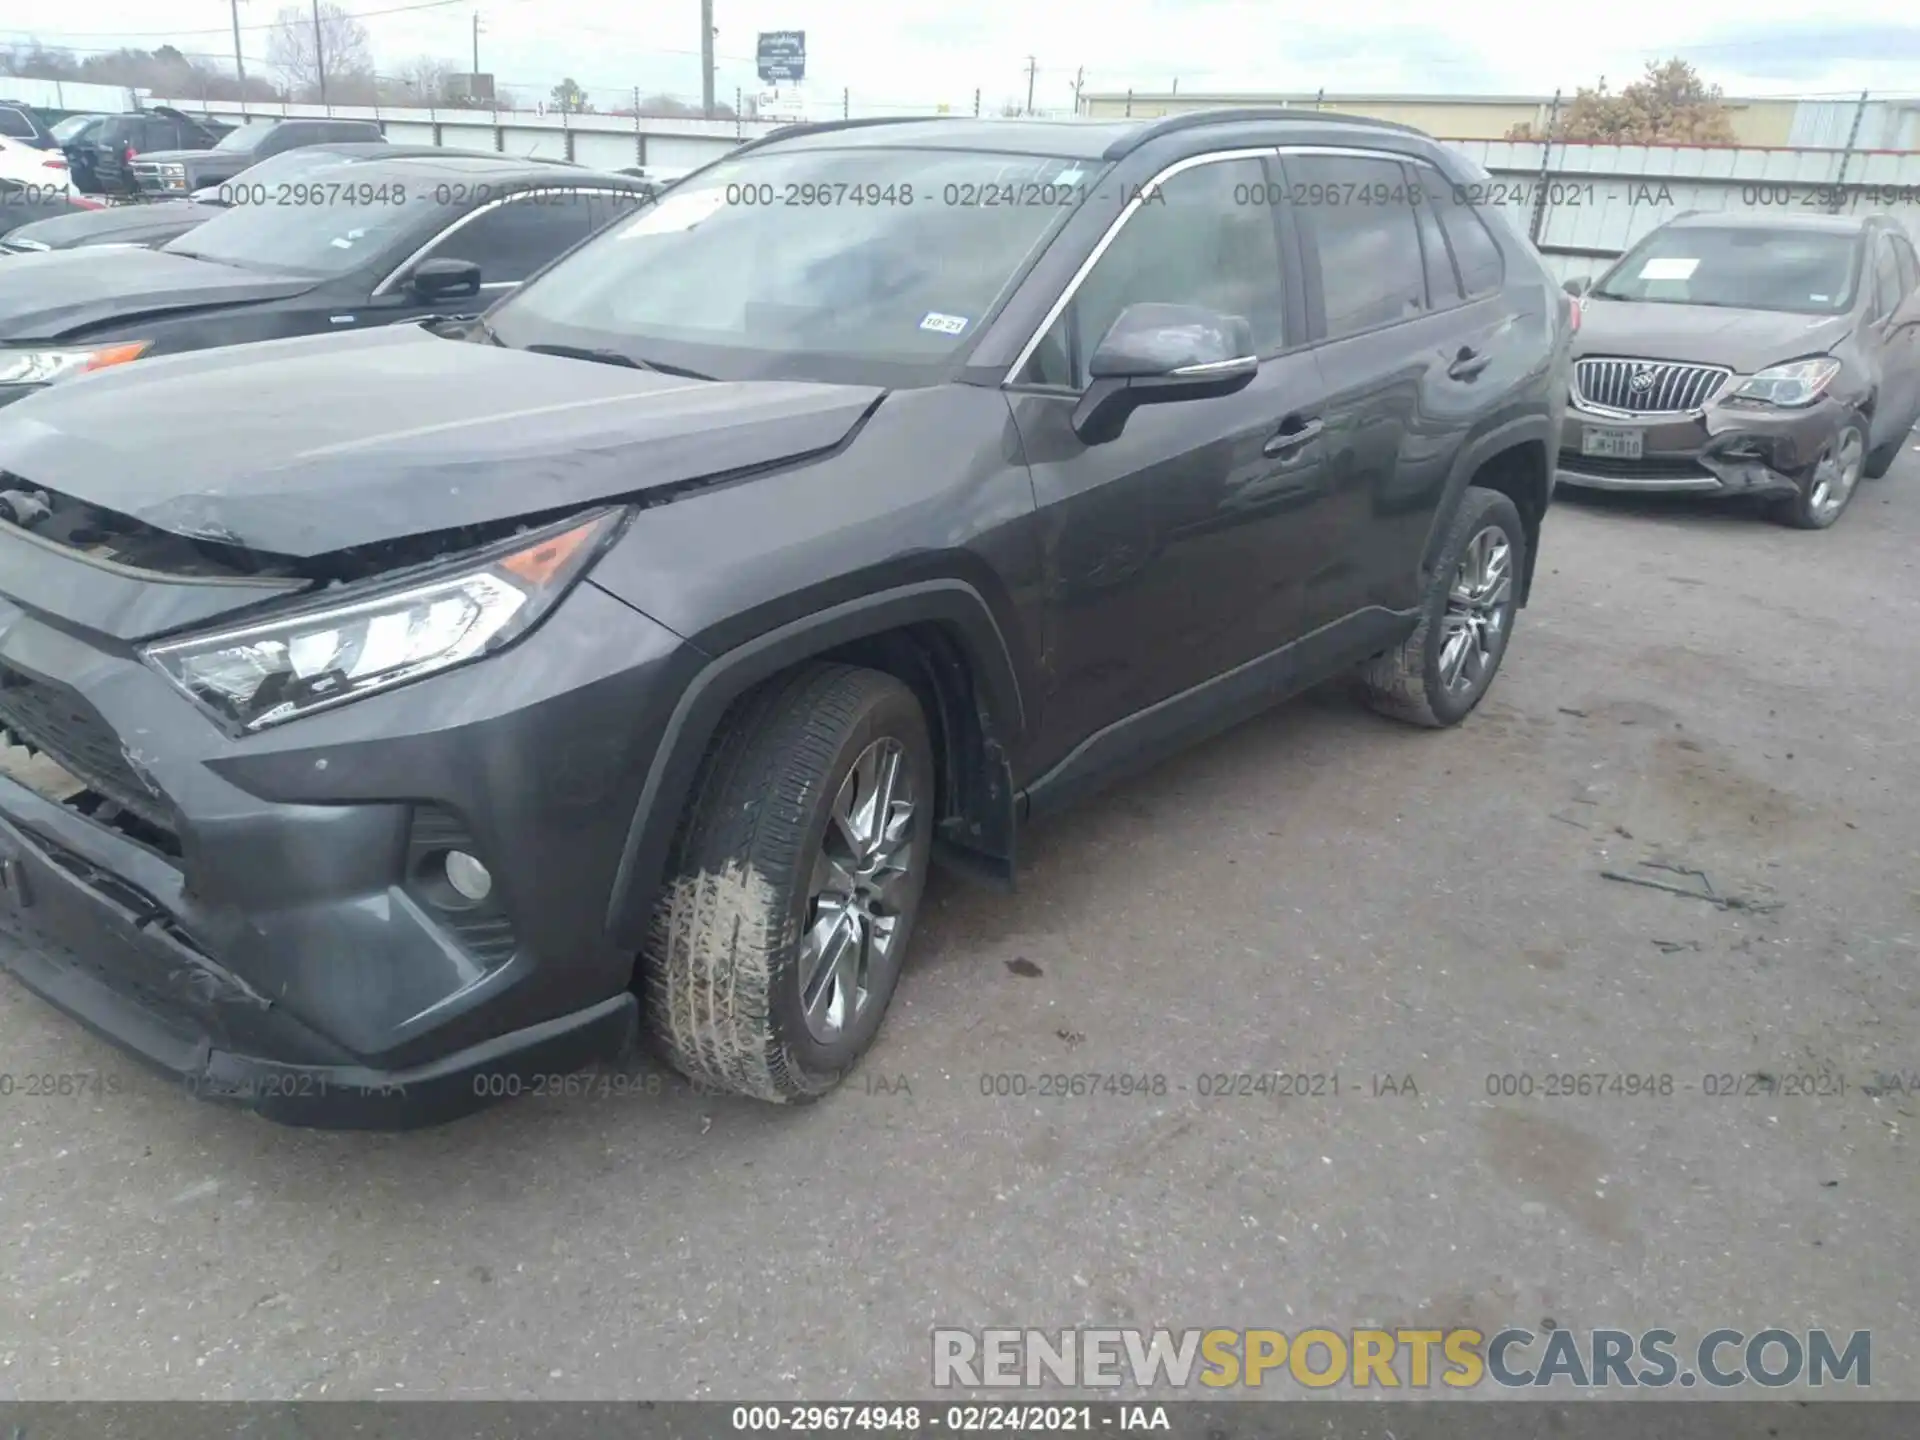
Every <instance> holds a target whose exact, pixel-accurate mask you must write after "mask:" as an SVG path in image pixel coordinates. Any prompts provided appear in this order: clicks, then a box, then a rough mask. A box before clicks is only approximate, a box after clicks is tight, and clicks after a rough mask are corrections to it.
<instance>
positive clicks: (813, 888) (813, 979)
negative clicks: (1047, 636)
mask: <svg viewBox="0 0 1920 1440" xmlns="http://www.w3.org/2000/svg"><path fill="white" fill-rule="evenodd" d="M889 777H890V778H889ZM876 798H877V800H878V802H879V803H877V804H876V803H875V802H876ZM934 798H935V797H934V774H933V751H932V746H931V745H930V743H929V741H928V736H927V723H926V718H925V716H924V715H923V714H922V713H921V710H920V704H919V701H918V700H916V699H915V698H914V695H913V692H912V691H911V690H909V689H908V688H907V687H906V686H905V685H903V684H901V683H900V681H898V680H896V679H894V678H893V677H892V676H890V675H885V674H881V673H880V672H878V671H874V670H861V669H856V668H854V667H852V666H847V665H809V666H806V667H804V668H802V669H800V670H798V671H795V672H793V673H791V674H788V675H785V676H781V677H778V678H776V679H774V680H771V681H768V682H767V683H766V684H765V685H763V686H761V687H760V688H759V689H758V690H756V691H754V692H752V693H751V694H749V695H748V696H746V697H744V698H743V699H742V700H741V701H740V702H739V704H738V705H737V706H736V707H735V710H734V712H733V713H732V714H730V715H729V716H728V718H727V720H726V721H725V722H723V725H722V728H721V732H720V734H719V735H718V736H717V737H716V739H715V740H714V743H713V746H712V748H711V749H710V750H709V751H708V753H707V756H706V758H705V759H704V760H703V761H702V763H701V768H700V773H699V775H698V777H697V779H696V780H695V782H694V789H693V793H692V795H691V796H690V797H689V800H688V804H687V811H686V814H685V816H684V818H683V820H682V822H681V830H680V834H679V836H678V837H677V839H676V841H675V845H674V853H673V859H672V861H671V863H670V866H669V870H668V879H667V881H666V883H665V884H664V885H663V886H662V887H661V891H660V895H659V898H658V900H657V901H656V902H655V905H654V911H653V918H652V926H651V931H650V934H649V938H648V943H647V948H646V952H645V954H644V956H643V957H642V966H641V973H642V978H643V980H644V990H645V1000H646V1008H647V1021H648V1025H649V1027H650V1028H651V1030H652V1032H653V1034H654V1036H655V1038H656V1040H657V1041H658V1042H659V1044H660V1046H661V1048H662V1050H664V1052H665V1053H666V1056H667V1059H668V1060H669V1061H670V1062H671V1063H672V1065H673V1066H674V1068H675V1069H677V1070H679V1071H680V1072H681V1073H682V1074H683V1075H686V1076H687V1077H688V1078H689V1079H692V1080H696V1081H700V1082H702V1083H705V1084H708V1085H712V1086H716V1087H718V1088H720V1089H723V1090H729V1091H733V1092H736V1093H738V1094H741V1095H751V1096H754V1097H757V1098H759V1099H762V1100H772V1101H776V1102H784V1103H794V1102H801V1101H807V1100H812V1099H815V1098H817V1097H818V1096H820V1095H823V1094H825V1093H826V1092H827V1091H829V1090H831V1089H832V1088H833V1087H834V1086H835V1085H837V1084H839V1082H840V1081H841V1080H842V1079H843V1078H844V1077H845V1076H846V1074H847V1072H848V1071H850V1070H851V1069H852V1068H853V1066H854V1064H855V1063H856V1062H857V1061H858V1060H859V1058H860V1056H861V1055H862V1054H863V1053H864V1052H865V1051H866V1049H867V1047H868V1046H869V1045H870V1044H871V1043H872V1042H873V1039H874V1036H875V1035H876V1034H877V1033H878V1031H879V1028H880V1022H881V1019H882V1017H883V1016H884V1015H885V1013H886V1009H887V1003H888V1001H890V1000H891V999H892V998H893V991H894V986H895V984H896V982H897V981H898V979H899V976H900V968H901V965H902V963H903V961H904V959H905V955H906V950H907V946H908V943H909V941H910V939H911V936H912V931H913V921H914V916H915V913H916V912H917V911H918V909H919V904H920V895H921V891H922V889H923V888H924V886H925V883H926V876H927V868H928V858H929V855H930V852H931V849H932V843H933V805H934Z"/></svg>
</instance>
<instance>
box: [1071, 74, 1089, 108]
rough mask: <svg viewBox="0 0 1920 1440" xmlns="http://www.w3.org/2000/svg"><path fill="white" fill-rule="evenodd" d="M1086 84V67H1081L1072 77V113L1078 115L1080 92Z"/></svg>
mask: <svg viewBox="0 0 1920 1440" xmlns="http://www.w3.org/2000/svg"><path fill="white" fill-rule="evenodd" d="M1086 83H1087V67H1086V66H1084V65H1082V66H1081V67H1080V68H1079V69H1078V70H1076V71H1075V72H1074V76H1073V113H1074V114H1076V115H1078V114H1079V113H1080V90H1081V87H1082V86H1084V85H1085V84H1086Z"/></svg>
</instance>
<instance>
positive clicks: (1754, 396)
mask: <svg viewBox="0 0 1920 1440" xmlns="http://www.w3.org/2000/svg"><path fill="white" fill-rule="evenodd" d="M1566 288H1567V290H1568V291H1569V292H1570V293H1572V294H1573V295H1574V296H1575V297H1576V298H1577V299H1578V300H1579V303H1580V310H1581V313H1580V327H1579V331H1578V333H1577V334H1576V336H1575V337H1574V344H1575V349H1574V366H1573V375H1572V379H1571V382H1570V390H1571V393H1570V395H1569V404H1568V407H1567V413H1566V421H1565V424H1564V425H1563V427H1562V429H1561V433H1560V456H1559V463H1558V470H1559V481H1560V483H1561V484H1563V485H1572V486H1576V487H1585V488H1588V489H1598V490H1638V491H1677V492H1695V493H1701V494H1716V495H1736V494H1750V495H1757V496H1760V497H1763V498H1764V499H1765V501H1766V503H1767V504H1768V506H1769V508H1770V510H1771V511H1772V513H1773V514H1774V515H1775V516H1776V517H1777V518H1779V519H1780V520H1783V521H1784V522H1786V523H1787V524H1790V525H1795V526H1798V527H1800V528H1802V529H1809V530H1822V529H1825V528H1826V527H1827V526H1829V525H1831V524H1833V523H1834V521H1836V520H1838V519H1839V518H1840V516H1841V514H1842V512H1844V511H1845V510H1846V508H1847V504H1848V502H1849V501H1851V500H1852V499H1853V495H1854V490H1855V488H1856V486H1857V485H1858V482H1859V480H1860V478H1861V477H1862V476H1863V475H1864V476H1867V477H1869V478H1878V477H1880V476H1882V475H1884V474H1886V472H1887V470H1888V469H1889V468H1890V467H1891V466H1892V464H1893V462H1894V460H1895V458H1896V457H1897V456H1898V455H1899V453H1900V444H1901V441H1902V440H1903V439H1904V438H1905V437H1906V435H1907V432H1908V431H1909V430H1911V429H1912V428H1913V425H1914V422H1915V420H1916V419H1920V259H1916V256H1915V252H1914V246H1913V242H1912V240H1911V239H1910V238H1909V237H1908V236H1907V234H1906V233H1905V232H1904V231H1903V230H1902V229H1901V227H1900V226H1899V224H1898V223H1897V222H1896V221H1894V220H1891V219H1889V218H1887V217H1885V216H1879V215H1831V216H1829V215H1818V216H1781V215H1776V214H1770V213H1764V212H1762V213H1758V214H1731V213H1727V214H1707V213H1689V214H1685V215H1681V216H1679V217H1677V218H1676V219H1673V220H1670V221H1668V222H1667V223H1666V224H1664V225H1662V226H1661V227H1660V228H1659V229H1657V230H1655V231H1653V232H1652V233H1651V234H1649V235H1647V236H1646V237H1645V238H1644V239H1642V240H1641V241H1640V243H1639V244H1637V245H1635V246H1634V247H1633V248H1632V249H1631V250H1629V251H1628V252H1627V253H1626V255H1625V256H1623V257H1622V258H1621V259H1620V260H1619V261H1618V262H1617V263H1616V264H1614V266H1613V267H1612V268H1611V269H1609V270H1608V271H1607V272H1606V273H1605V274H1603V275H1602V276H1600V278H1599V279H1598V280H1596V281H1594V282H1593V283H1592V284H1591V285H1588V284H1587V283H1586V282H1584V281H1579V280H1571V281H1568V282H1567V286H1566Z"/></svg>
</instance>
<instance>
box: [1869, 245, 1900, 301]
mask: <svg viewBox="0 0 1920 1440" xmlns="http://www.w3.org/2000/svg"><path fill="white" fill-rule="evenodd" d="M1873 290H1874V299H1873V318H1874V319H1876V320H1884V319H1885V318H1886V317H1887V316H1889V315H1891V314H1893V312H1894V311H1895V310H1897V309H1899V308H1900V294H1901V289H1900V266H1899V264H1898V263H1897V262H1896V261H1895V260H1894V258H1893V247H1892V246H1891V245H1890V244H1888V243H1887V241H1886V238H1885V237H1884V236H1883V237H1882V238H1881V239H1880V240H1879V241H1877V242H1876V243H1875V244H1874V247H1873Z"/></svg>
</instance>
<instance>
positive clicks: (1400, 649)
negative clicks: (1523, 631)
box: [1360, 485, 1527, 728]
mask: <svg viewBox="0 0 1920 1440" xmlns="http://www.w3.org/2000/svg"><path fill="white" fill-rule="evenodd" d="M1526 561H1527V532H1526V528H1525V527H1524V526H1523V525H1522V524H1521V523H1520V511H1519V510H1518V509H1517V508H1516V507H1515V506H1514V503H1513V501H1512V500H1510V499H1509V498H1508V497H1507V496H1505V495H1502V494H1501V493H1500V492H1499V491H1497V490H1486V489H1482V488H1481V487H1480V486H1478V485H1470V486H1468V487H1467V492H1466V494H1465V495H1464V496H1462V497H1461V500H1460V509H1459V512H1458V513H1457V514H1456V515H1455V516H1454V518H1453V525H1452V526H1451V527H1450V528H1449V530H1448V531H1447V538H1446V540H1445V542H1444V543H1443V544H1442V546H1441V548H1440V555H1439V557H1438V560H1437V562H1436V564H1435V565H1434V568H1433V577H1432V579H1431V580H1430V581H1429V582H1428V585H1427V593H1426V595H1425V597H1424V598H1423V600H1422V602H1421V606H1420V622H1419V624H1418V625H1416V626H1415V627H1414V630H1413V633H1412V634H1411V635H1409V636H1408V637H1407V638H1406V639H1405V640H1403V641H1401V642H1400V643H1399V644H1398V645H1396V646H1394V647H1393V649H1391V650H1387V651H1383V652H1382V653H1381V654H1379V655H1376V656H1374V657H1373V659H1371V660H1369V661H1368V662H1367V663H1366V664H1365V665H1364V666H1363V667H1362V668H1361V671H1360V683H1361V687H1362V689H1363V691H1364V692H1365V694H1366V698H1367V701H1368V703H1369V704H1371V705H1372V706H1373V708H1374V709H1376V710H1378V711H1380V713H1381V714H1383V715H1391V716H1392V717H1393V718H1394V719H1396V720H1405V721H1406V722H1408V723H1409V724H1412V725H1425V726H1429V727H1433V728H1438V727H1441V726H1446V725H1457V724H1459V723H1460V721H1462V720H1464V719H1465V718H1466V717H1467V715H1468V713H1469V712H1470V711H1472V709H1473V707H1474V706H1476V705H1478V704H1479V703H1480V701H1481V699H1482V697H1484V696H1485V695H1486V693H1487V689H1488V687H1489V686H1491V685H1492V684H1493V677H1494V675H1495V673H1496V672H1498V670H1499V669H1500V661H1501V659H1502V658H1503V657H1504V656H1505V655H1506V653H1507V640H1508V637H1509V636H1510V635H1511V634H1512V633H1513V619H1514V615H1515V613H1516V612H1517V611H1518V609H1519V604H1518V600H1517V596H1518V594H1519V589H1518V587H1519V582H1520V577H1521V576H1522V575H1524V574H1526Z"/></svg>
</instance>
